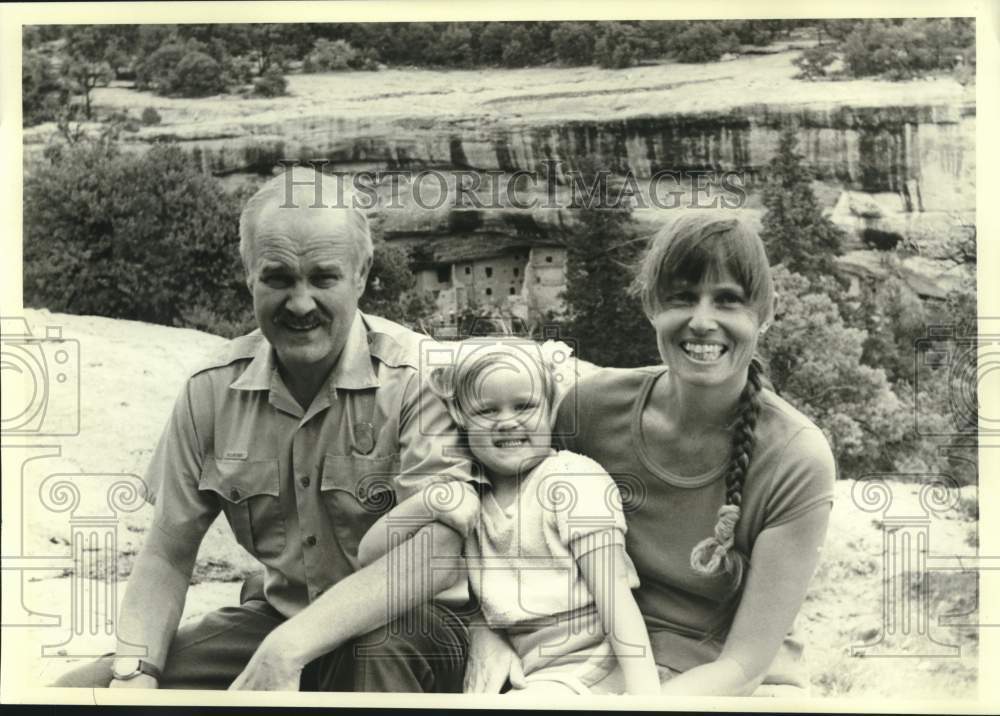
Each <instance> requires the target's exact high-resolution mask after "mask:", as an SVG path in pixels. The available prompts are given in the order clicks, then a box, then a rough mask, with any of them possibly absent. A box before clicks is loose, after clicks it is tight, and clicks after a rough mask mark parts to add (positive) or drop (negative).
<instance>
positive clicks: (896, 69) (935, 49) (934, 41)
mask: <svg viewBox="0 0 1000 716" xmlns="http://www.w3.org/2000/svg"><path fill="white" fill-rule="evenodd" d="M972 28H973V26H972V25H971V24H970V23H969V22H968V21H967V20H966V19H964V18H958V19H954V20H952V19H948V20H921V19H913V20H904V21H902V22H884V21H880V22H862V23H859V24H858V25H857V26H855V27H854V29H853V30H852V32H851V33H850V34H849V35H848V36H847V37H846V39H845V40H844V45H843V50H844V64H845V68H846V70H847V72H848V74H850V75H851V76H853V77H865V76H872V75H882V76H885V77H887V78H889V79H893V80H902V79H908V78H911V77H916V76H919V75H922V74H924V73H926V72H931V71H935V70H947V69H951V68H952V67H954V66H955V63H956V56H958V55H961V54H962V52H963V51H965V50H966V49H968V48H969V47H974V46H975V40H974V33H973V29H972Z"/></svg>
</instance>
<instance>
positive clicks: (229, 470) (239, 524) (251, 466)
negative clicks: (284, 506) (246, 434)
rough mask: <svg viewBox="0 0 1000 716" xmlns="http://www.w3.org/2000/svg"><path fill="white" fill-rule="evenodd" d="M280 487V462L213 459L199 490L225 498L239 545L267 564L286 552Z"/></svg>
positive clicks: (203, 476) (223, 502)
mask: <svg viewBox="0 0 1000 716" xmlns="http://www.w3.org/2000/svg"><path fill="white" fill-rule="evenodd" d="M279 485H280V473H279V472H278V461H277V460H255V461H247V460H222V459H219V458H212V459H210V460H208V461H207V462H206V463H205V467H204V468H203V469H202V474H201V480H200V482H199V484H198V489H199V490H210V491H212V492H214V493H216V494H217V495H218V496H219V497H220V498H221V499H220V502H221V504H222V510H223V512H225V513H226V519H227V520H228V521H229V526H230V527H231V528H232V530H233V534H234V535H235V536H236V541H237V542H239V543H240V546H242V547H243V548H244V549H245V550H247V551H248V552H249V553H250V554H252V555H254V556H255V557H257V558H258V559H261V560H264V559H267V558H273V557H276V556H277V555H279V554H280V553H281V552H282V550H284V548H285V519H284V515H283V514H282V512H281V503H280V500H279V495H280V489H279Z"/></svg>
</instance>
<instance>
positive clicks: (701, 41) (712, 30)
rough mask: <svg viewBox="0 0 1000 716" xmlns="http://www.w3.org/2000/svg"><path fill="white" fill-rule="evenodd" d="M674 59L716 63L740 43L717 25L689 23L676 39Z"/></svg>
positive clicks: (711, 23) (705, 22)
mask: <svg viewBox="0 0 1000 716" xmlns="http://www.w3.org/2000/svg"><path fill="white" fill-rule="evenodd" d="M674 43H675V45H674V47H673V51H674V57H675V58H676V59H677V61H678V62H715V61H717V60H718V59H719V58H720V57H722V56H723V55H724V54H726V53H727V52H733V51H734V50H735V49H736V48H737V46H738V44H739V41H738V40H737V39H736V37H735V36H733V35H731V34H728V33H726V32H724V31H723V30H722V29H721V28H720V27H719V26H718V24H717V23H715V22H710V21H704V22H689V23H688V24H687V27H685V28H684V29H683V30H682V31H681V32H680V33H678V34H677V36H676V37H675V38H674Z"/></svg>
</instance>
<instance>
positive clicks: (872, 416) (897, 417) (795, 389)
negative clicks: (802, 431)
mask: <svg viewBox="0 0 1000 716" xmlns="http://www.w3.org/2000/svg"><path fill="white" fill-rule="evenodd" d="M774 281H775V289H776V290H777V292H778V295H779V296H780V297H781V300H780V303H779V305H778V315H777V316H776V320H775V322H774V326H773V327H772V329H771V330H770V331H769V332H768V334H767V340H766V341H764V343H763V344H762V346H761V352H762V354H763V355H764V358H765V360H766V361H767V364H768V374H769V376H770V377H771V380H772V381H773V382H774V385H775V387H776V388H777V389H778V391H779V392H780V393H781V394H782V396H783V397H785V398H786V399H787V400H788V401H789V402H791V403H792V405H794V406H795V407H796V408H798V409H799V410H801V411H802V412H803V413H805V414H806V415H807V416H809V417H810V418H811V419H812V420H814V421H815V422H816V424H817V425H818V426H819V427H820V428H822V429H823V432H824V433H826V436H827V438H828V439H829V440H830V444H831V446H832V447H833V451H834V455H835V456H836V458H837V462H838V464H839V465H840V471H841V476H842V477H858V476H859V475H860V474H862V473H863V472H870V471H878V470H893V469H895V465H894V464H893V461H892V459H891V452H892V451H891V450H890V449H887V446H892V445H894V444H898V443H900V441H901V440H902V439H903V437H904V434H905V431H906V427H907V426H908V425H909V423H910V422H911V418H912V414H911V413H909V412H908V411H907V410H906V406H905V405H904V404H903V403H902V402H901V401H900V400H899V398H898V397H897V396H896V394H895V393H894V392H893V391H892V388H891V386H890V384H889V381H888V380H887V378H886V375H885V372H884V371H883V370H882V369H881V368H872V367H870V366H867V365H864V364H862V363H861V355H862V352H863V350H864V343H865V339H866V338H867V335H866V334H865V332H864V331H862V330H859V329H856V328H851V327H848V326H846V325H845V324H844V321H843V319H842V317H841V315H840V311H839V309H838V308H837V305H836V304H835V303H834V302H833V301H832V300H831V299H830V298H829V296H827V295H825V294H824V293H822V292H820V291H818V290H817V289H816V287H814V286H813V285H812V284H811V283H810V281H809V279H807V278H806V277H804V276H801V275H799V274H795V273H791V272H789V271H788V270H787V269H786V268H785V267H783V266H779V267H776V268H775V270H774Z"/></svg>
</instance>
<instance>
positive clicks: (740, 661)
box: [661, 506, 830, 696]
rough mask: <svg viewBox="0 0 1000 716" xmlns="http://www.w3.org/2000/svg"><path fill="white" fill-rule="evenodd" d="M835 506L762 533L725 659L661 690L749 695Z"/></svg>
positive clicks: (792, 611) (800, 594) (790, 615)
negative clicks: (831, 509)
mask: <svg viewBox="0 0 1000 716" xmlns="http://www.w3.org/2000/svg"><path fill="white" fill-rule="evenodd" d="M829 521H830V510H829V509H827V508H826V507H825V506H820V507H817V508H815V509H812V510H810V511H809V512H806V513H805V514H803V515H801V516H799V517H796V518H795V519H794V520H792V521H791V522H786V523H785V524H782V525H778V526H776V527H771V528H768V529H766V530H764V531H763V532H761V533H760V535H759V536H758V537H757V541H756V542H755V543H754V548H753V552H752V553H751V555H750V570H749V572H748V574H747V579H746V585H745V587H744V589H743V595H742V597H741V598H740V605H739V607H738V608H737V610H736V616H735V617H734V619H733V625H732V627H731V628H730V629H729V634H728V636H727V637H726V643H725V645H724V646H723V648H722V653H721V654H720V655H719V658H718V659H717V660H716V661H714V662H710V663H708V664H703V665H702V666H696V667H695V668H693V669H691V670H690V671H686V672H684V673H683V674H680V675H678V676H676V677H675V678H673V679H671V680H670V681H668V682H667V683H666V684H664V685H663V689H662V691H661V693H665V694H667V693H670V694H683V695H691V696H749V695H750V694H751V693H753V690H754V689H755V688H757V686H759V685H760V683H761V680H762V679H763V678H764V676H766V675H767V670H768V668H770V666H771V663H772V662H773V661H774V657H775V655H777V653H778V649H779V648H780V647H781V642H782V641H783V640H784V638H785V636H786V635H787V634H788V631H789V629H791V627H792V622H794V621H795V616H796V615H797V614H798V613H799V608H800V607H801V606H802V602H803V600H804V599H805V596H806V590H807V589H808V587H809V582H810V580H811V579H812V575H813V572H814V571H816V565H817V563H818V562H819V550H820V547H821V546H822V545H823V540H824V538H825V536H826V528H827V525H828V523H829Z"/></svg>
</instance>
